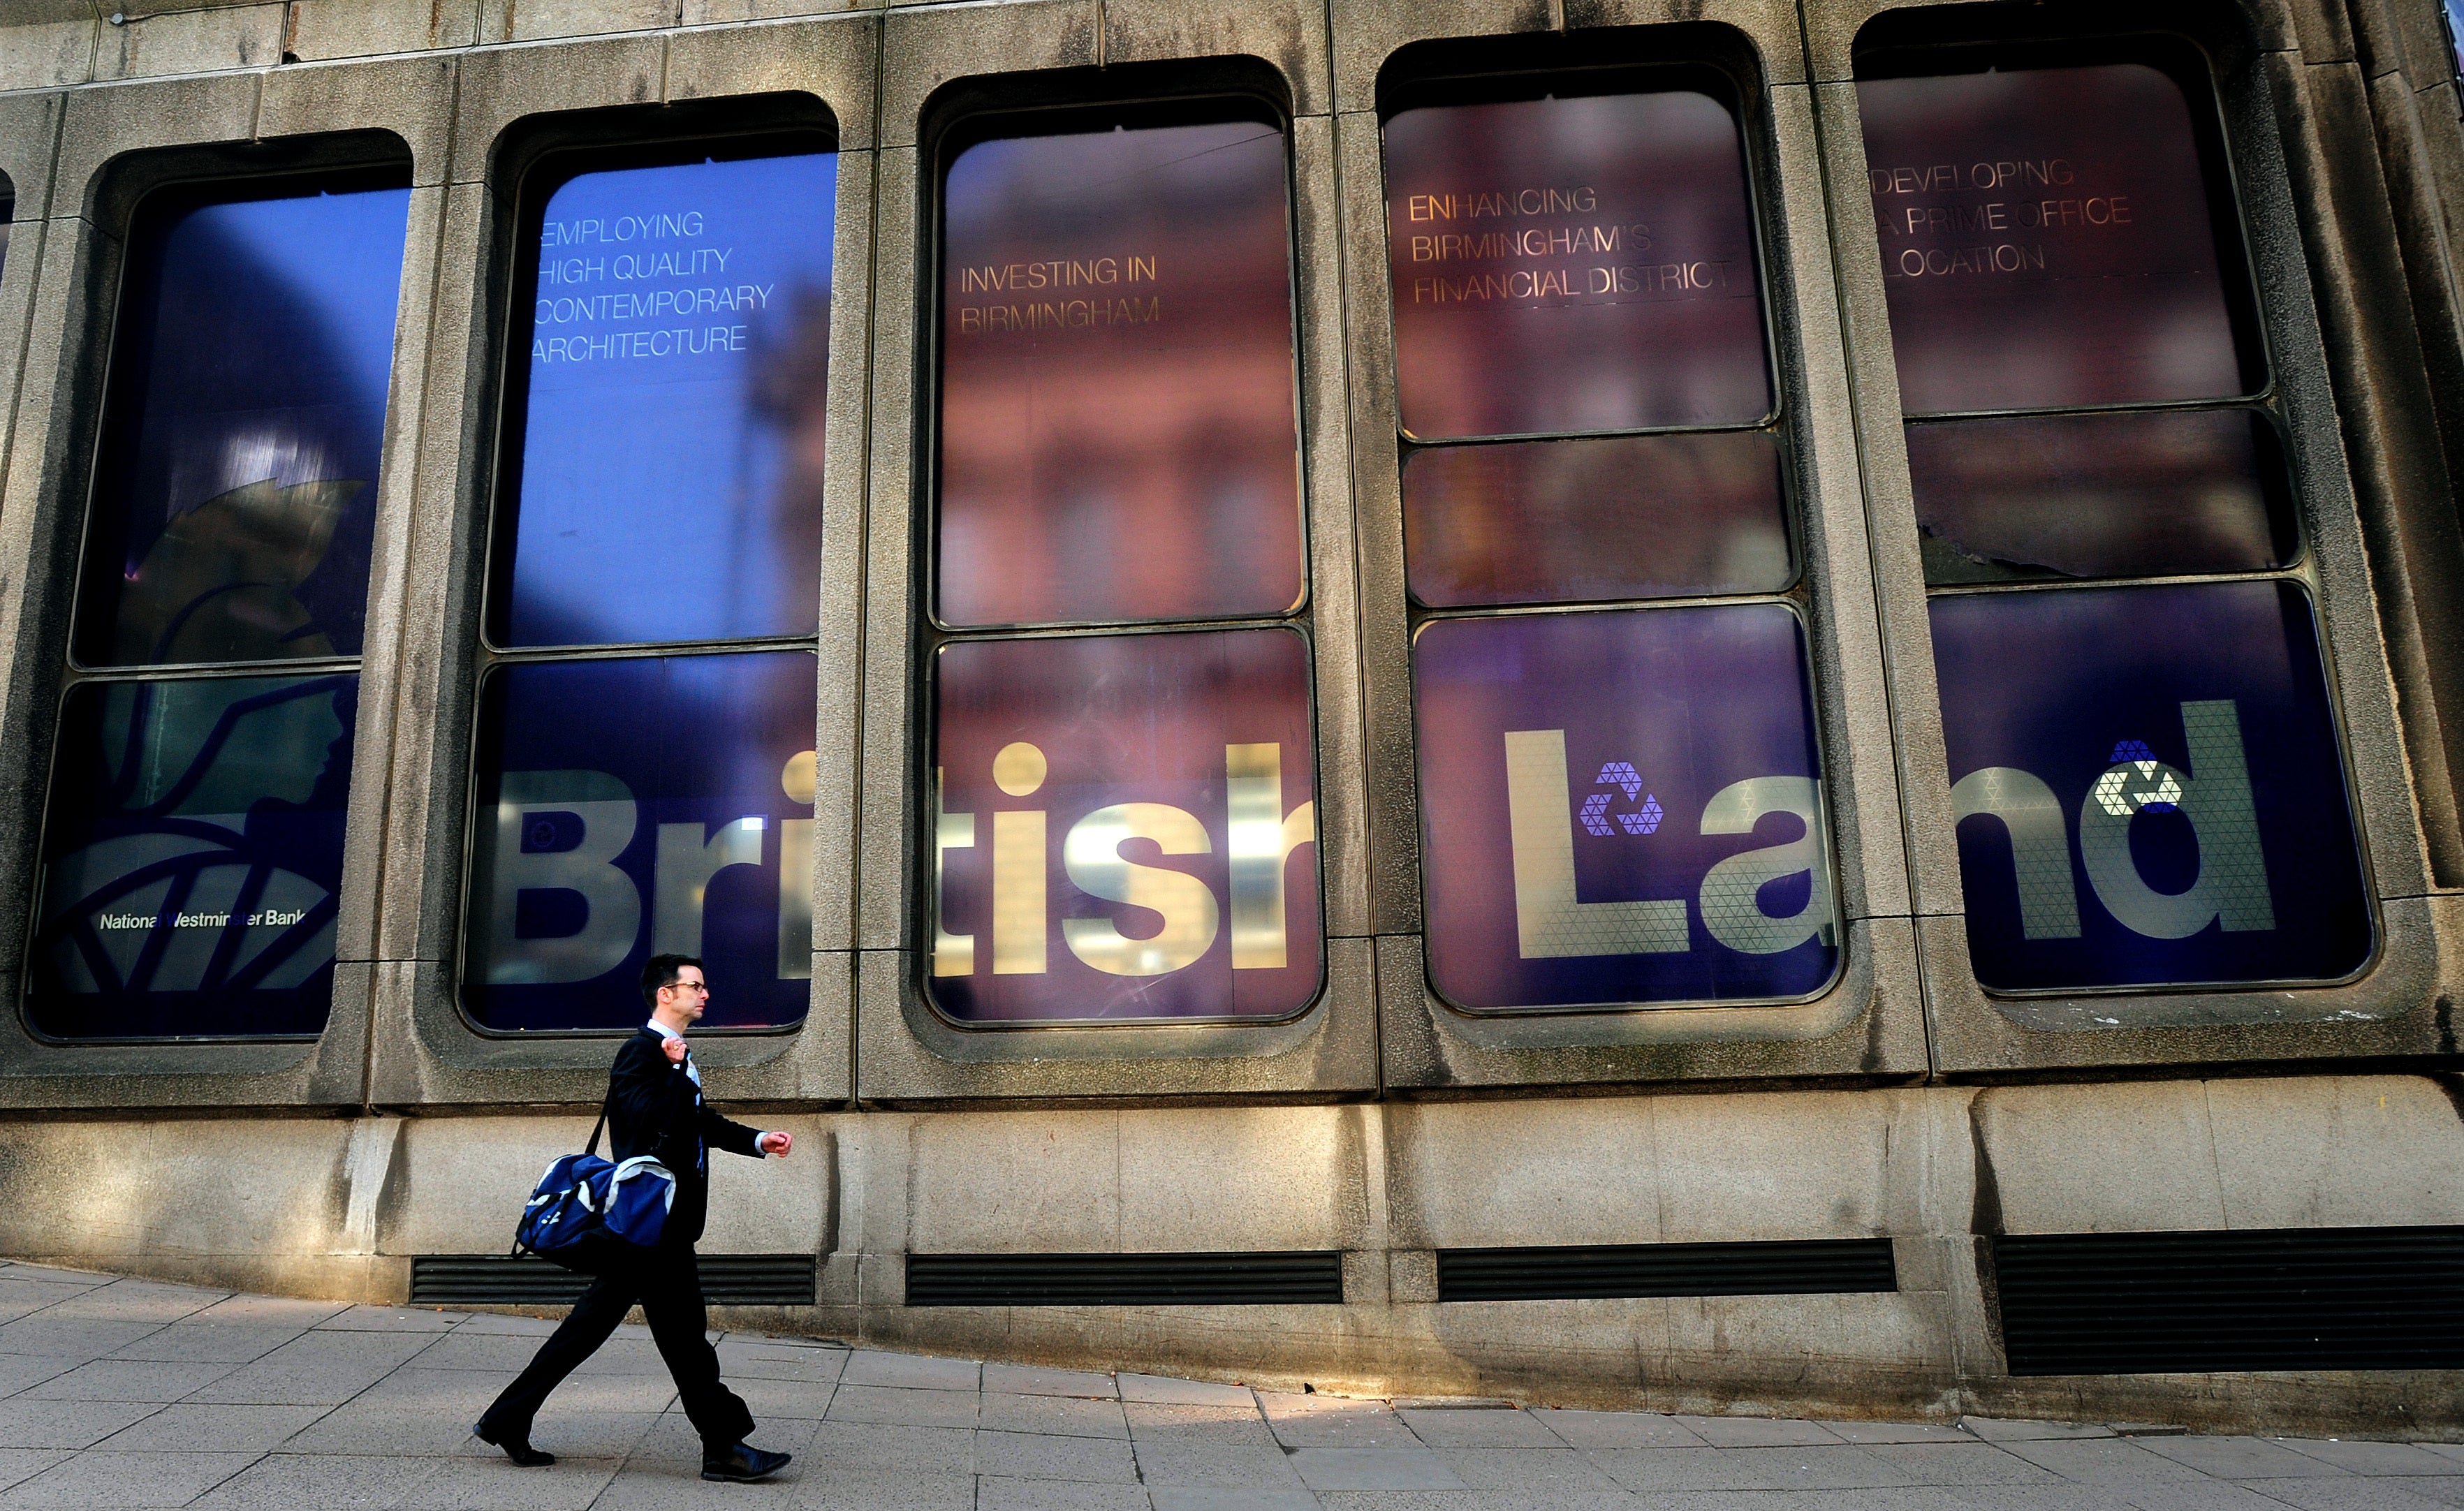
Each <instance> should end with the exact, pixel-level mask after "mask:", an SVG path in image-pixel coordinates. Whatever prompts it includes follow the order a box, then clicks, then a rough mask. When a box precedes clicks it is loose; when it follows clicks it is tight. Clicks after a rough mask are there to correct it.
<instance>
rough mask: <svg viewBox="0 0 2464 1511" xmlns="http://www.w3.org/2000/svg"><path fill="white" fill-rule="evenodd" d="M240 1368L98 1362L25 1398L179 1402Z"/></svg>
mask: <svg viewBox="0 0 2464 1511" xmlns="http://www.w3.org/2000/svg"><path fill="white" fill-rule="evenodd" d="M267 1351H268V1352H271V1351H272V1350H271V1349H269V1350H267ZM238 1368H239V1366H238V1365H237V1364H231V1363H222V1364H195V1363H184V1364H164V1363H159V1362H156V1361H153V1360H140V1359H98V1360H96V1361H95V1362H94V1363H92V1364H81V1365H79V1366H77V1368H76V1369H71V1370H70V1371H69V1372H68V1373H66V1374H57V1375H54V1376H53V1377H52V1378H50V1379H48V1380H45V1381H44V1382H43V1383H42V1384H40V1385H37V1386H33V1387H32V1388H30V1389H28V1390H26V1391H23V1392H21V1394H22V1395H23V1397H24V1398H25V1399H27V1400H33V1401H176V1400H178V1399H180V1398H181V1397H182V1396H184V1395H187V1394H188V1393H189V1392H191V1391H202V1390H204V1389H205V1388H206V1387H207V1386H209V1385H211V1384H213V1383H214V1382H215V1381H216V1380H219V1379H221V1378H222V1377H223V1376H224V1375H227V1374H229V1373H231V1371H232V1370H233V1369H238Z"/></svg>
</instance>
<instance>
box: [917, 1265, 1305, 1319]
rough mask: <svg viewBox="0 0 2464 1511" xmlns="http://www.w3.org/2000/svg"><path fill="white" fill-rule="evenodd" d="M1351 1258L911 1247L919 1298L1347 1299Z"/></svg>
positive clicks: (988, 1301) (1004, 1301) (980, 1301)
mask: <svg viewBox="0 0 2464 1511" xmlns="http://www.w3.org/2000/svg"><path fill="white" fill-rule="evenodd" d="M1342 1300H1343V1256H1342V1255H1341V1254H1339V1253H1334V1252H1331V1251H1330V1252H1326V1253H1309V1252H1299V1253H1285V1254H911V1255H909V1256H908V1257H907V1304H908V1305H910V1306H1277V1305H1305V1304H1311V1303H1320V1304H1328V1305H1333V1304H1339V1303H1341V1302H1342Z"/></svg>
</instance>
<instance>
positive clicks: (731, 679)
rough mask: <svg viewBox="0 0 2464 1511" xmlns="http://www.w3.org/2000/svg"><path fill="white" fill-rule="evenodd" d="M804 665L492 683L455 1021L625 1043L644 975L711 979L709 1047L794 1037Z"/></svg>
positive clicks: (656, 665)
mask: <svg viewBox="0 0 2464 1511" xmlns="http://www.w3.org/2000/svg"><path fill="white" fill-rule="evenodd" d="M815 706H816V705H815V696H814V664H813V656H812V653H811V652H809V651H802V650H780V651H758V652H751V653H743V654H736V655H702V656H636V657H625V658H619V659H594V660H584V661H563V662H550V663H533V664H526V665H515V666H504V667H498V668H495V670H494V671H492V672H490V673H489V675H488V677H487V679H486V681H485V682H484V683H483V684H482V685H481V689H480V712H479V735H478V749H477V756H476V772H475V776H474V779H473V788H474V791H473V804H472V824H471V840H470V843H471V868H470V880H469V884H468V888H467V890H466V892H465V895H464V900H463V912H464V919H465V924H464V951H463V962H462V994H463V1005H464V1008H465V1010H466V1011H467V1012H468V1013H469V1014H470V1016H471V1018H472V1020H473V1022H475V1023H476V1024H478V1025H479V1026H480V1027H482V1028H485V1029H490V1030H495V1031H502V1032H514V1031H520V1030H530V1029H582V1030H599V1031H618V1030H623V1029H627V1028H630V1027H632V1026H634V1025H636V1024H638V1023H640V1022H641V1021H642V1020H643V1018H644V1017H645V1016H646V1009H645V1008H644V1007H643V1005H642V998H641V995H640V992H639V990H638V977H639V975H640V973H641V968H642V963H643V962H644V961H645V960H647V959H649V956H650V955H651V954H653V953H679V954H690V955H698V956H700V957H701V958H702V959H703V960H704V961H706V962H707V971H708V974H709V978H710V984H711V1001H710V1011H709V1016H708V1017H707V1018H704V1019H703V1021H704V1023H705V1024H706V1025H707V1026H709V1027H713V1028H777V1027H785V1026H788V1025H791V1024H794V1023H796V1022H799V1021H801V1020H802V1019H803V1016H804V1011H805V1003H806V999H807V995H808V990H809V982H810V980H811V977H812V935H813V929H812V870H813V862H812V855H813V817H812V802H813V732H814V715H815Z"/></svg>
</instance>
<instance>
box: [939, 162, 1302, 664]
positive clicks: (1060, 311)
mask: <svg viewBox="0 0 2464 1511" xmlns="http://www.w3.org/2000/svg"><path fill="white" fill-rule="evenodd" d="M1285 180H1286V166H1285V147H1284V137H1283V132H1282V131H1281V129H1280V128H1278V127H1276V126H1273V125H1268V124H1265V123H1264V122H1262V121H1258V120H1228V121H1221V122H1218V123H1215V124H1209V125H1186V126H1158V127H1151V128H1147V129H1143V130H1134V131H1130V130H1115V131H1108V132H1100V133H1092V134H1080V135H1071V136H1050V137H1025V138H1013V139H1007V140H1001V141H993V142H979V143H978V144H976V145H974V146H971V147H969V148H967V149H966V150H965V151H963V152H961V153H960V154H959V155H958V157H957V161H955V162H953V163H952V164H950V170H949V177H948V180H947V181H946V183H945V184H944V186H943V194H944V200H943V212H944V217H943V234H944V236H945V237H946V241H945V244H944V247H943V263H944V271H943V274H942V280H943V281H942V295H941V299H942V312H941V425H940V469H941V471H940V500H941V510H940V539H939V547H940V577H939V600H938V612H939V615H940V618H941V620H942V622H943V623H944V624H1058V623H1085V622H1089V621H1102V620H1139V619H1146V620H1154V619H1203V618H1217V617H1221V616H1225V615H1234V614H1279V613H1282V612H1284V611H1285V610H1287V609H1289V608H1291V607H1292V606H1293V605H1294V604H1296V603H1298V602H1300V598H1301V535H1300V523H1301V516H1300V471H1299V431H1298V428H1297V422H1296V420H1295V409H1294V398H1293V394H1294V388H1293V366H1292V274H1291V256H1292V240H1291V224H1290V212H1289V208H1288V205H1287V194H1286V188H1285Z"/></svg>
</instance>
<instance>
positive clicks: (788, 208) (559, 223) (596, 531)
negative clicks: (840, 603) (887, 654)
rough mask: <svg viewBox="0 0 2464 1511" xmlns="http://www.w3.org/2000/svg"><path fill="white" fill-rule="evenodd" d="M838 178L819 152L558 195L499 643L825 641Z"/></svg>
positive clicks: (542, 272)
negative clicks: (825, 486)
mask: <svg viewBox="0 0 2464 1511" xmlns="http://www.w3.org/2000/svg"><path fill="white" fill-rule="evenodd" d="M837 185H838V157H837V154H835V153H829V152H813V153H802V154H796V155H792V156H783V157H762V158H750V159H739V160H735V161H724V162H700V163H686V164H671V165H668V166H664V167H637V168H624V169H617V170H613V171H607V172H597V173H584V174H582V175H581V176H579V177H577V178H574V179H571V180H569V181H567V182H566V183H565V184H564V185H563V186H561V187H560V188H558V189H557V190H556V192H555V193H554V194H552V195H550V196H549V198H548V200H547V203H546V205H545V206H544V208H543V209H542V210H541V216H540V221H539V231H538V234H539V266H538V272H537V274H536V282H535V284H534V286H533V287H532V288H530V289H529V290H526V291H525V294H526V296H527V299H528V305H527V311H526V314H527V318H528V319H529V321H530V339H529V342H528V345H527V351H528V364H527V369H526V371H517V373H516V374H515V376H514V379H513V382H514V384H515V386H516V388H517V391H519V390H520V389H521V388H522V386H523V385H524V384H525V383H526V384H527V404H526V406H524V407H521V408H518V409H517V411H516V412H517V413H519V414H520V415H521V426H522V431H521V434H522V442H521V447H522V449H521V471H520V476H519V482H518V486H517V489H515V490H513V491H511V493H509V496H508V500H507V503H506V505H505V507H506V508H508V509H509V510H511V511H513V515H514V517H513V519H512V521H511V523H510V528H506V527H504V526H501V525H500V527H499V528H500V531H502V534H501V535H500V537H499V540H500V548H501V550H502V552H503V556H502V558H500V560H499V562H498V566H497V583H498V589H497V593H496V597H495V604H494V613H493V615H492V625H491V629H492V633H493V635H494V637H495V640H496V643H497V644H499V645H507V646H574V645H622V644H634V643H649V642H659V641H678V640H723V639H739V638H744V637H749V636H758V635H809V634H811V633H812V632H813V626H814V624H815V623H816V616H817V614H818V612H819V603H820V595H821V586H820V583H821V567H820V561H821V543H822V466H823V455H822V431H823V421H824V417H825V399H826V397H827V392H828V382H827V379H828V367H829V339H830V249H831V226H832V222H833V217H834V214H835V207H836V194H837Z"/></svg>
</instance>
